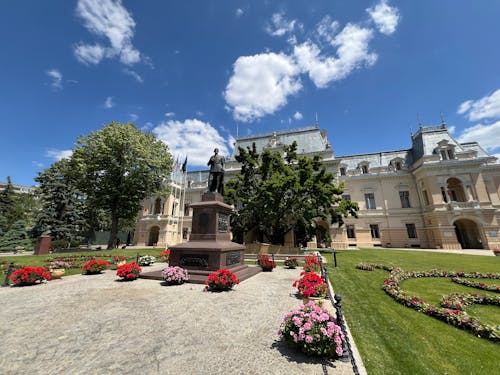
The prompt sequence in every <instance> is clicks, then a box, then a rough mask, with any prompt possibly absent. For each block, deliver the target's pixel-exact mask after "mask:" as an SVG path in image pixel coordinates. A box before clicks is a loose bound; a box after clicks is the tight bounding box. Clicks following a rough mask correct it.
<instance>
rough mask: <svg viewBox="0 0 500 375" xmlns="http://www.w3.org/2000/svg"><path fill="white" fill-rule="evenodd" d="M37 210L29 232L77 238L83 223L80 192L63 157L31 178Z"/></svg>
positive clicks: (82, 206) (63, 237)
mask: <svg viewBox="0 0 500 375" xmlns="http://www.w3.org/2000/svg"><path fill="white" fill-rule="evenodd" d="M35 181H37V182H38V183H39V184H40V185H39V187H38V188H37V195H38V197H39V200H40V206H41V207H40V210H39V213H38V216H37V219H36V224H35V227H34V229H33V233H34V235H36V236H39V235H41V234H47V235H50V236H51V237H52V238H53V239H56V240H57V239H67V240H78V239H80V238H81V237H82V232H83V230H84V227H85V220H84V210H85V202H84V197H83V195H82V194H81V193H80V192H79V190H78V189H77V188H76V184H75V181H74V179H73V176H72V174H71V173H70V165H69V161H68V160H67V159H62V160H60V161H58V162H56V163H54V164H53V165H52V166H51V167H50V168H47V169H46V170H45V171H43V172H41V173H39V175H38V176H37V177H36V178H35Z"/></svg>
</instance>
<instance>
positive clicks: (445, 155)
mask: <svg viewBox="0 0 500 375" xmlns="http://www.w3.org/2000/svg"><path fill="white" fill-rule="evenodd" d="M434 152H435V153H437V154H439V155H440V156H441V160H453V159H455V145H453V144H450V143H449V142H448V141H447V140H446V139H443V140H442V141H440V142H438V147H436V148H435V150H434Z"/></svg>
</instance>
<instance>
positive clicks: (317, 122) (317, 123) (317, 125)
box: [314, 112, 319, 127]
mask: <svg viewBox="0 0 500 375" xmlns="http://www.w3.org/2000/svg"><path fill="white" fill-rule="evenodd" d="M314 125H316V127H319V121H318V112H316V123H315V124H314Z"/></svg>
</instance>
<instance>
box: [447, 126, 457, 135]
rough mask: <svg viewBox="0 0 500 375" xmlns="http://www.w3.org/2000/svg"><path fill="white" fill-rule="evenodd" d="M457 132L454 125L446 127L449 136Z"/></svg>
mask: <svg viewBox="0 0 500 375" xmlns="http://www.w3.org/2000/svg"><path fill="white" fill-rule="evenodd" d="M456 130H457V128H456V127H455V125H452V126H448V132H449V133H450V134H455V131H456Z"/></svg>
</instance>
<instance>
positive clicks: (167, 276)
mask: <svg viewBox="0 0 500 375" xmlns="http://www.w3.org/2000/svg"><path fill="white" fill-rule="evenodd" d="M161 274H162V276H163V279H164V280H165V281H166V282H167V284H169V285H175V284H183V283H184V281H188V280H189V275H188V271H187V270H186V269H184V268H181V267H178V266H172V267H167V268H165V269H164V270H163V271H162V273H161Z"/></svg>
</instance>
